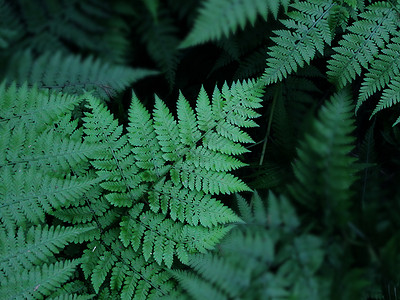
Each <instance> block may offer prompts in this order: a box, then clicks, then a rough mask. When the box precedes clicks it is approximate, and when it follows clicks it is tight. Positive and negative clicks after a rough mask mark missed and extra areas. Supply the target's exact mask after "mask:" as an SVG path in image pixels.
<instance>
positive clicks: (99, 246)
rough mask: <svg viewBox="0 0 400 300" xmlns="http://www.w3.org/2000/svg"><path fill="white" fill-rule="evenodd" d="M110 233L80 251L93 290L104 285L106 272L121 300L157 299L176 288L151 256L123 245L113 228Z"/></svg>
mask: <svg viewBox="0 0 400 300" xmlns="http://www.w3.org/2000/svg"><path fill="white" fill-rule="evenodd" d="M109 233H110V234H109V236H108V238H107V239H106V240H105V241H104V242H103V243H99V242H98V241H95V242H92V243H90V244H89V245H88V249H87V250H85V251H84V255H83V258H84V259H85V261H84V263H83V264H82V269H83V271H84V274H85V277H86V278H88V277H90V278H91V281H92V283H93V286H94V287H95V289H96V290H98V289H99V287H100V286H101V287H104V283H105V278H106V276H108V275H109V274H111V275H110V276H111V280H110V288H111V291H113V290H114V291H120V298H121V299H124V300H125V299H126V300H128V299H132V298H133V299H159V298H160V297H162V296H166V295H168V294H169V293H170V292H171V291H172V289H174V288H175V284H174V282H173V281H171V280H170V278H171V275H169V274H168V273H167V272H166V271H165V270H164V269H163V268H162V267H160V266H159V265H158V264H157V263H155V262H154V260H152V259H151V258H150V259H148V260H147V261H146V260H145V259H144V257H143V255H141V253H140V252H136V251H134V250H133V249H132V248H125V247H123V245H122V244H121V242H120V241H118V236H117V235H116V232H115V231H114V232H113V233H111V232H109ZM104 288H105V287H104Z"/></svg>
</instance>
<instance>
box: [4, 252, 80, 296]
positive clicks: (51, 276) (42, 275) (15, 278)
mask: <svg viewBox="0 0 400 300" xmlns="http://www.w3.org/2000/svg"><path fill="white" fill-rule="evenodd" d="M79 263H80V261H79V260H73V261H64V262H63V261H60V262H56V263H54V264H48V265H43V266H37V267H33V268H31V269H30V270H29V271H23V272H20V273H19V272H18V273H14V274H12V275H11V276H10V277H8V278H7V279H6V280H5V281H4V285H2V286H1V287H0V296H1V298H3V299H33V298H36V297H44V296H48V295H50V294H51V293H52V292H53V291H55V290H57V289H59V288H60V287H61V286H62V284H63V283H64V282H65V281H67V280H68V279H69V278H70V277H71V276H72V274H73V272H74V271H75V269H76V267H77V265H78V264H79Z"/></svg>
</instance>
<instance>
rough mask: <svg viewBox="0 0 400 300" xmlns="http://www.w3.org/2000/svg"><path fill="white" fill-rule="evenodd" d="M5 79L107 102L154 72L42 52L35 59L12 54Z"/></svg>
mask: <svg viewBox="0 0 400 300" xmlns="http://www.w3.org/2000/svg"><path fill="white" fill-rule="evenodd" d="M7 74H8V78H11V79H13V80H16V81H18V82H24V81H27V82H28V83H29V84H32V85H33V84H36V85H37V86H38V87H40V88H48V89H54V90H57V91H62V92H64V93H69V94H75V95H76V94H82V93H83V91H87V92H90V91H93V94H94V95H95V96H97V97H100V98H102V99H109V98H111V97H113V96H114V95H115V94H116V93H118V92H121V91H123V90H124V89H125V88H127V87H128V86H130V85H131V84H133V83H135V82H136V81H138V80H140V79H142V78H145V77H147V76H150V75H155V74H158V72H156V71H152V70H148V69H140V68H130V67H126V66H122V65H115V64H111V63H109V62H107V61H104V60H101V59H99V58H94V57H93V56H89V57H87V58H82V57H81V56H79V55H72V54H65V53H63V52H61V51H58V52H55V53H54V52H45V53H44V54H42V55H40V56H39V57H35V56H34V55H33V54H32V52H31V51H24V52H22V53H18V54H15V55H14V56H13V57H12V59H11V61H10V63H9V69H8V71H7Z"/></svg>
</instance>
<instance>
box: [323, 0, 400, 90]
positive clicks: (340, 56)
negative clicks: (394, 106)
mask: <svg viewBox="0 0 400 300" xmlns="http://www.w3.org/2000/svg"><path fill="white" fill-rule="evenodd" d="M359 16H360V17H361V18H362V19H361V20H358V21H356V22H354V24H353V25H352V26H350V27H348V28H347V29H348V31H349V33H348V34H346V35H344V36H343V39H342V40H341V41H340V42H339V45H340V46H339V47H335V48H333V49H334V50H335V51H336V54H334V55H333V56H332V59H331V60H330V61H329V63H328V69H329V71H328V72H327V74H328V76H329V78H330V80H331V81H332V82H334V83H335V84H337V86H338V87H343V86H345V84H346V83H347V82H351V81H352V80H353V79H355V78H356V75H360V74H361V70H362V68H369V65H370V63H372V62H373V61H374V59H375V58H377V57H378V55H379V50H380V49H382V48H384V47H385V44H386V43H388V42H389V38H390V36H391V35H394V34H396V32H397V24H398V22H399V19H398V14H397V12H396V11H395V10H394V9H393V7H392V5H391V4H390V3H389V2H383V1H380V2H377V3H374V4H371V5H369V6H368V7H367V8H366V11H364V12H363V13H360V14H359ZM372 89H374V88H373V87H372Z"/></svg>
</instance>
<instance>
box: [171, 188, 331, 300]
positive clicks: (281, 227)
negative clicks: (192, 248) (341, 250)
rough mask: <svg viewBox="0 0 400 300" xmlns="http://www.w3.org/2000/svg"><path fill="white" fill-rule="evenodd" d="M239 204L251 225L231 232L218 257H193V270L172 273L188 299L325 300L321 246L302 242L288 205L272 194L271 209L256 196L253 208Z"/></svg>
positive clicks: (306, 240)
mask: <svg viewBox="0 0 400 300" xmlns="http://www.w3.org/2000/svg"><path fill="white" fill-rule="evenodd" d="M239 199H240V200H239V207H241V212H242V215H241V217H242V218H243V219H244V220H246V221H247V222H248V224H246V225H241V226H237V227H236V228H235V229H233V230H232V231H231V232H230V233H229V235H227V236H226V238H225V239H224V240H223V241H222V242H221V243H220V244H219V245H218V251H214V252H211V253H207V254H193V255H190V258H189V263H188V265H189V266H190V267H191V268H192V270H186V271H181V270H171V271H169V273H171V274H172V275H173V276H174V278H176V279H177V280H178V282H179V284H180V286H181V287H182V288H183V289H184V290H185V295H188V296H190V298H191V299H233V298H235V299H236V298H243V299H275V297H278V296H279V298H282V299H291V297H293V298H296V297H306V298H307V299H319V298H321V299H322V298H325V297H327V295H326V291H325V286H324V284H323V282H322V280H320V279H318V277H317V276H316V273H317V272H318V271H319V269H320V267H321V265H322V262H323V258H324V252H323V251H322V245H321V241H320V239H318V238H317V237H315V236H312V235H305V234H303V235H300V236H298V234H297V233H296V228H297V227H298V225H299V222H298V219H297V215H296V212H295V210H294V208H293V207H292V205H291V204H290V203H289V202H288V200H287V199H286V198H285V197H279V198H278V197H275V196H274V195H273V194H272V193H270V195H269V197H268V202H269V204H267V203H268V202H267V201H265V200H264V199H261V197H259V196H258V194H257V193H254V194H253V198H252V202H251V204H252V206H250V205H248V204H247V202H246V201H245V200H244V199H243V198H241V197H240V196H239ZM281 241H285V242H284V244H281ZM289 241H290V242H289ZM295 257H297V258H299V259H296V258H295Z"/></svg>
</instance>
